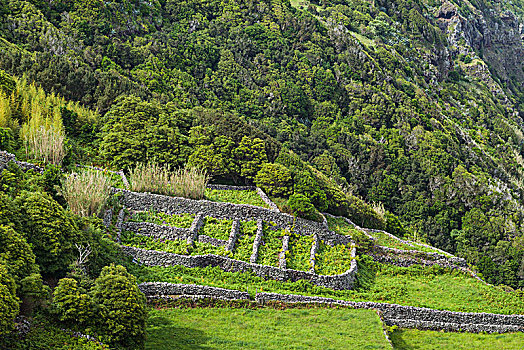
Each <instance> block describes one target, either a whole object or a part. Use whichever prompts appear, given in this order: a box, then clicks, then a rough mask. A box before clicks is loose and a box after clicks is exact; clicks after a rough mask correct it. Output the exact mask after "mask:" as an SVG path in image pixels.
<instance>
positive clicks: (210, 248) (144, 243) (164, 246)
mask: <svg viewBox="0 0 524 350" xmlns="http://www.w3.org/2000/svg"><path fill="white" fill-rule="evenodd" d="M121 240H122V244H124V245H127V246H131V247H136V248H142V249H148V250H158V251H162V252H167V253H174V254H181V255H205V254H215V255H224V256H230V255H231V253H229V252H226V250H225V248H224V247H215V246H214V245H211V244H209V243H202V242H194V246H193V247H191V246H189V245H188V244H187V241H186V240H178V239H175V240H166V239H155V238H151V237H148V236H142V235H137V234H135V233H133V232H129V231H123V232H122V236H121Z"/></svg>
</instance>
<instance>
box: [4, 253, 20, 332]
mask: <svg viewBox="0 0 524 350" xmlns="http://www.w3.org/2000/svg"><path fill="white" fill-rule="evenodd" d="M3 263H4V262H2V264H0V336H5V335H6V334H7V333H9V332H10V331H11V330H12V329H13V328H14V319H15V317H16V316H17V315H18V310H19V306H18V298H17V297H16V284H15V281H14V280H13V277H12V276H11V275H10V274H9V272H8V270H7V268H6V266H5V265H3Z"/></svg>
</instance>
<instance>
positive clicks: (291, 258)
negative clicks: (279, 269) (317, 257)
mask: <svg viewBox="0 0 524 350" xmlns="http://www.w3.org/2000/svg"><path fill="white" fill-rule="evenodd" d="M314 241H315V239H314V237H313V236H302V235H297V234H293V235H291V236H290V237H289V250H288V251H287V252H286V266H287V268H288V269H293V270H299V271H309V270H310V269H311V264H310V263H309V259H310V257H311V247H312V245H313V242H314Z"/></svg>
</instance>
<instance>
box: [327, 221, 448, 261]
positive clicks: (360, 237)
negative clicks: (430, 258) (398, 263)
mask: <svg viewBox="0 0 524 350" xmlns="http://www.w3.org/2000/svg"><path fill="white" fill-rule="evenodd" d="M326 219H327V222H328V226H329V229H330V230H332V231H335V232H336V233H338V234H341V235H346V236H351V238H353V239H354V240H355V241H356V242H357V245H359V246H365V245H368V244H370V239H369V238H368V237H366V235H365V234H364V233H362V232H360V231H359V230H356V229H354V228H353V226H351V225H350V224H348V223H347V222H346V221H345V220H344V219H342V218H332V217H329V216H328V217H326ZM369 234H370V235H371V236H373V237H375V238H376V239H377V240H376V241H375V244H376V245H380V246H384V247H389V248H396V249H402V250H418V251H422V252H427V253H439V254H442V253H441V252H440V251H438V250H436V249H431V248H427V247H424V246H422V245H419V244H417V243H416V242H413V245H414V246H413V247H412V246H410V245H407V244H404V243H402V242H400V241H399V240H397V239H395V238H392V237H390V236H388V235H386V234H384V233H382V232H369Z"/></svg>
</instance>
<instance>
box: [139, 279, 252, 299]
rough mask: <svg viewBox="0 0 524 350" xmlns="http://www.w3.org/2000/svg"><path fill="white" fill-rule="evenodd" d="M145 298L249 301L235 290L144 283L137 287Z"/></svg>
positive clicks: (246, 294)
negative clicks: (182, 297)
mask: <svg viewBox="0 0 524 350" xmlns="http://www.w3.org/2000/svg"><path fill="white" fill-rule="evenodd" d="M138 287H139V288H140V290H141V291H142V293H144V294H145V295H146V296H169V295H187V296H195V295H201V296H208V297H212V298H215V299H222V300H249V299H250V298H249V294H248V293H246V292H241V291H237V290H230V289H223V288H216V287H208V286H200V285H196V284H173V283H166V282H145V283H141V284H139V285H138Z"/></svg>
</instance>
